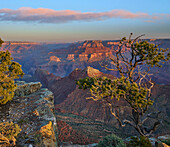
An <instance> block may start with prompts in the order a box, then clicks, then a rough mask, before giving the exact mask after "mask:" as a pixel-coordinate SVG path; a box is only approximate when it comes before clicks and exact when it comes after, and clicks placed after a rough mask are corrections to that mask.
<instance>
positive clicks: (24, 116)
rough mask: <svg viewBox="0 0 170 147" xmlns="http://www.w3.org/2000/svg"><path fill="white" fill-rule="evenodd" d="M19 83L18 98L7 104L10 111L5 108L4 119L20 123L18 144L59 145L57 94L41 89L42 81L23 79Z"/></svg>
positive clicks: (45, 146)
mask: <svg viewBox="0 0 170 147" xmlns="http://www.w3.org/2000/svg"><path fill="white" fill-rule="evenodd" d="M17 85H18V87H17V89H16V91H15V97H14V98H13V100H12V101H11V102H10V103H9V104H8V105H6V106H5V108H6V110H5V111H4V108H2V107H1V110H0V111H1V116H3V117H0V122H2V121H12V122H14V123H17V124H18V125H19V126H20V128H21V130H22V131H21V132H20V133H19V136H18V137H17V140H16V145H17V146H24V147H27V146H39V147H47V146H48V147H55V146H57V137H56V136H57V130H56V129H57V124H56V118H55V116H54V113H53V112H54V96H53V93H52V92H51V91H49V90H48V89H45V88H43V89H41V83H40V82H34V83H33V82H32V83H25V82H23V81H19V82H17ZM3 113H4V114H3Z"/></svg>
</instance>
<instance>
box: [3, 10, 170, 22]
mask: <svg viewBox="0 0 170 147" xmlns="http://www.w3.org/2000/svg"><path fill="white" fill-rule="evenodd" d="M163 17H168V18H169V17H170V14H157V15H149V14H147V13H141V12H138V13H132V12H130V11H126V10H112V11H107V12H80V11H72V10H60V11H57V10H52V9H46V8H37V9H33V8H29V7H21V8H19V9H17V10H12V9H7V8H6V9H0V20H1V21H16V22H17V21H22V22H38V23H65V22H70V21H94V20H105V19H110V18H121V19H143V20H145V22H147V21H151V20H153V19H161V18H163Z"/></svg>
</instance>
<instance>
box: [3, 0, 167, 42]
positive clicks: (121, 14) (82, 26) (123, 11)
mask: <svg viewBox="0 0 170 147" xmlns="http://www.w3.org/2000/svg"><path fill="white" fill-rule="evenodd" d="M169 6H170V0H82V1H81V0H4V1H1V4H0V37H1V38H2V39H3V40H5V41H34V42H56V43H65V42H75V41H83V40H115V39H120V38H122V37H124V36H128V35H129V34H130V33H131V32H132V33H133V34H134V37H136V36H138V35H141V34H145V38H170V9H169Z"/></svg>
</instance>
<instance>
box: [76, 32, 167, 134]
mask: <svg viewBox="0 0 170 147" xmlns="http://www.w3.org/2000/svg"><path fill="white" fill-rule="evenodd" d="M131 36H132V34H130V36H129V38H128V39H126V37H124V38H122V39H121V40H120V42H119V45H118V48H116V49H115V56H113V57H111V58H110V59H111V61H112V64H113V65H114V68H109V67H108V66H107V65H102V66H103V67H105V68H106V69H107V70H113V71H117V72H118V73H119V75H120V76H119V77H118V78H115V79H109V78H106V77H101V78H95V77H93V78H88V77H87V78H84V79H80V80H78V81H77V84H78V85H79V88H80V89H84V90H85V89H89V91H90V93H91V97H89V98H88V99H93V100H94V101H104V103H105V104H107V105H108V107H109V108H110V112H111V114H112V115H113V116H114V117H115V118H116V119H117V121H118V122H119V125H120V126H122V127H124V126H126V125H127V124H129V125H131V126H132V127H134V128H135V129H136V130H137V131H138V133H139V134H140V135H142V136H150V135H151V134H152V133H153V131H155V129H156V128H157V127H158V125H159V124H160V120H159V119H158V115H159V113H160V112H159V111H158V112H151V113H146V112H147V110H148V107H149V106H150V105H153V101H152V100H151V94H152V93H151V89H152V88H153V86H154V83H153V82H152V80H151V74H150V72H149V71H150V69H151V68H152V67H161V66H162V64H163V63H164V62H165V61H168V60H169V59H170V53H169V51H168V50H169V49H168V48H167V49H163V48H159V46H158V45H155V44H153V43H149V42H148V41H146V40H140V37H142V36H143V35H141V36H138V37H137V38H135V39H131ZM119 100H121V101H124V102H125V105H118V104H119V103H115V101H119ZM127 107H128V110H130V112H131V114H130V116H129V117H128V119H121V117H120V115H119V112H118V111H115V110H117V109H120V108H121V109H125V108H127ZM151 118H152V119H155V123H154V124H153V126H146V125H145V122H146V121H147V120H148V119H151Z"/></svg>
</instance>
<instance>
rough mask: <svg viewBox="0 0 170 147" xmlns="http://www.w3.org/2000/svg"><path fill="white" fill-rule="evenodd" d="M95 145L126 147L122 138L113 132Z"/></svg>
mask: <svg viewBox="0 0 170 147" xmlns="http://www.w3.org/2000/svg"><path fill="white" fill-rule="evenodd" d="M96 147H126V145H125V144H124V142H123V140H122V139H121V138H120V137H118V136H116V135H115V134H111V135H108V136H106V137H103V140H102V141H100V142H99V144H98V145H97V146H96Z"/></svg>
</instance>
